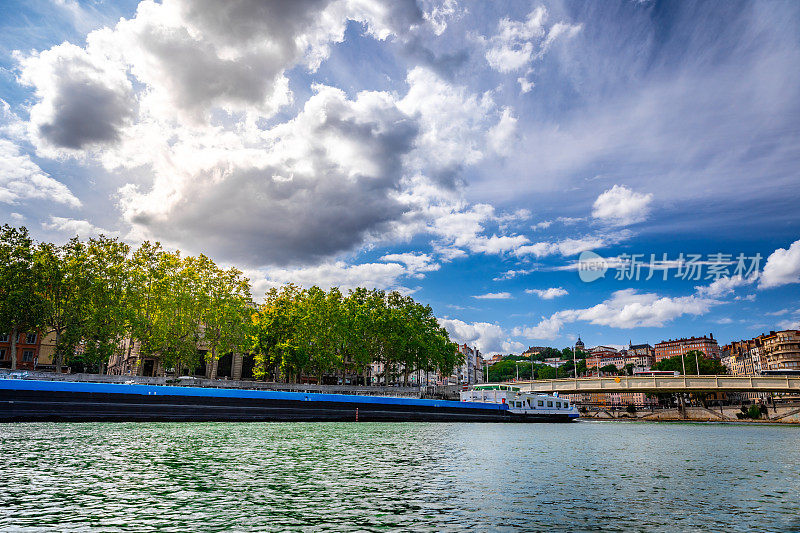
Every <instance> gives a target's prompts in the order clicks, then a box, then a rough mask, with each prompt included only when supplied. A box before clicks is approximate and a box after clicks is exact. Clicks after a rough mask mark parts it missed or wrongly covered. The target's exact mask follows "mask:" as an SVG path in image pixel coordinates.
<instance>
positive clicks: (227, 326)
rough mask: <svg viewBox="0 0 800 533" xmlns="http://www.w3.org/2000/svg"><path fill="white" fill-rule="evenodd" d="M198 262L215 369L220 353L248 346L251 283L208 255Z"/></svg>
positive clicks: (205, 333) (206, 335)
mask: <svg viewBox="0 0 800 533" xmlns="http://www.w3.org/2000/svg"><path fill="white" fill-rule="evenodd" d="M195 262H196V265H195V268H196V269H197V271H198V273H199V278H200V287H201V291H202V295H201V298H202V302H201V306H202V316H201V322H202V324H201V326H200V327H201V330H202V340H203V342H204V343H205V344H206V346H208V347H209V352H210V360H209V363H210V364H211V367H212V369H215V367H216V361H217V357H218V356H219V354H225V353H228V352H242V351H245V350H246V349H247V348H248V340H247V339H248V333H249V326H250V324H252V321H251V319H250V315H251V314H252V312H253V309H252V307H251V306H250V302H251V296H250V282H249V280H248V279H247V278H246V277H244V275H243V274H242V273H241V272H240V271H239V270H237V269H235V268H230V269H228V270H222V269H220V268H218V267H217V265H215V264H214V262H213V261H211V260H210V259H208V258H207V257H206V256H204V255H201V256H200V257H199V258H198V259H197V260H196V261H195ZM212 377H213V375H212Z"/></svg>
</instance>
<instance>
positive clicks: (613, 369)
mask: <svg viewBox="0 0 800 533" xmlns="http://www.w3.org/2000/svg"><path fill="white" fill-rule="evenodd" d="M600 372H604V373H606V374H619V369H618V368H617V365H606V366H603V367H601V368H600Z"/></svg>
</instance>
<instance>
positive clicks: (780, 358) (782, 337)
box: [763, 329, 800, 370]
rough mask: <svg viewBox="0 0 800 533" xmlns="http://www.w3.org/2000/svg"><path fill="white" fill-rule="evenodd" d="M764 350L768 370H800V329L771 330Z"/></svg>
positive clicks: (765, 337) (766, 337)
mask: <svg viewBox="0 0 800 533" xmlns="http://www.w3.org/2000/svg"><path fill="white" fill-rule="evenodd" d="M763 351H764V357H765V362H766V366H767V368H766V370H800V330H795V329H787V330H783V331H770V332H769V335H765V336H764V346H763Z"/></svg>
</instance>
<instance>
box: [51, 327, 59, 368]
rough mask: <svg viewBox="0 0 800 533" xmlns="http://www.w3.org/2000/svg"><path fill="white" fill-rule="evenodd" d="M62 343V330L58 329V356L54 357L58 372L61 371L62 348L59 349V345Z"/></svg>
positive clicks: (56, 351) (56, 349)
mask: <svg viewBox="0 0 800 533" xmlns="http://www.w3.org/2000/svg"><path fill="white" fill-rule="evenodd" d="M60 345H61V331H60V330H58V329H57V330H56V346H55V353H56V356H55V358H54V361H53V363H55V365H56V373H58V374H60V373H61V350H59V346H60Z"/></svg>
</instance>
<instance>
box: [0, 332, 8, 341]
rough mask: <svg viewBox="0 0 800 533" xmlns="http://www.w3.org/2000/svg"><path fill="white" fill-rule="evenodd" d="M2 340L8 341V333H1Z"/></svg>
mask: <svg viewBox="0 0 800 533" xmlns="http://www.w3.org/2000/svg"><path fill="white" fill-rule="evenodd" d="M0 342H8V333H0Z"/></svg>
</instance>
